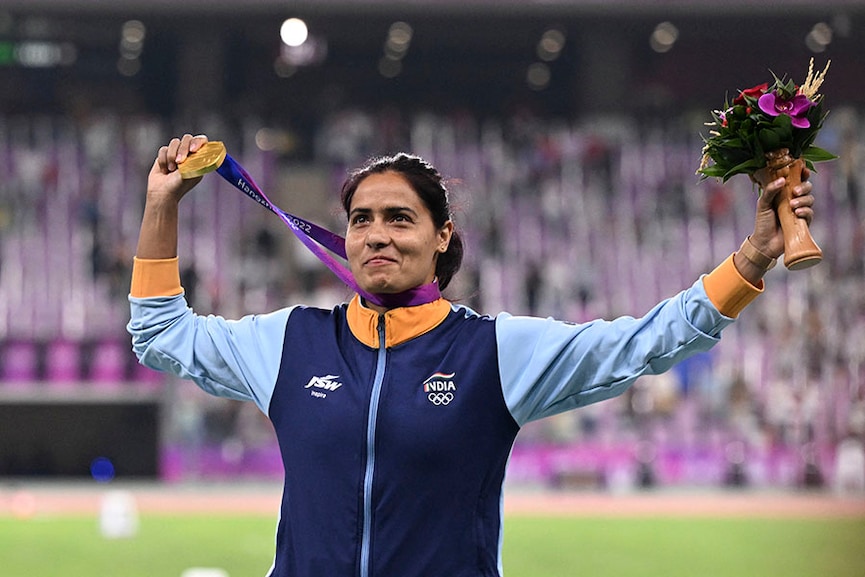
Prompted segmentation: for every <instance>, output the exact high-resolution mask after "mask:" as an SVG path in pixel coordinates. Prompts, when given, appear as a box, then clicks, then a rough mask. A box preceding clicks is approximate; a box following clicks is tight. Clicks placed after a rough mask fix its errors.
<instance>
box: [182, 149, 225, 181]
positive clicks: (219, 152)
mask: <svg viewBox="0 0 865 577" xmlns="http://www.w3.org/2000/svg"><path fill="white" fill-rule="evenodd" d="M225 154H226V150H225V145H224V144H223V143H222V142H220V141H218V140H212V141H210V142H208V143H206V144H205V145H204V146H202V147H201V148H199V149H198V150H196V151H195V152H194V153H192V154H190V155H189V156H188V157H187V158H186V160H185V161H183V164H181V165H180V166H179V170H180V177H181V178H184V179H187V178H198V177H199V176H204V175H205V174H207V173H208V172H213V171H214V170H216V169H217V168H219V167H220V165H221V164H222V162H223V161H224V160H225Z"/></svg>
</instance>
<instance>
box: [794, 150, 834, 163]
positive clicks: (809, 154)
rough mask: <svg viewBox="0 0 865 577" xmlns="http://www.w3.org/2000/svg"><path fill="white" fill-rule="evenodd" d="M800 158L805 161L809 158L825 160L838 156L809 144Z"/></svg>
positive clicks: (817, 160) (814, 160) (819, 160)
mask: <svg viewBox="0 0 865 577" xmlns="http://www.w3.org/2000/svg"><path fill="white" fill-rule="evenodd" d="M802 158H804V159H805V160H806V161H808V160H810V161H811V162H826V161H828V160H835V159H836V158H838V157H837V156H836V155H834V154H832V153H831V152H829V151H828V150H824V149H822V148H820V147H818V146H809V147H808V148H807V149H805V152H803V153H802Z"/></svg>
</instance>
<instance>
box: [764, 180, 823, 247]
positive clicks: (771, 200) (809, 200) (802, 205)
mask: <svg viewBox="0 0 865 577" xmlns="http://www.w3.org/2000/svg"><path fill="white" fill-rule="evenodd" d="M810 176H811V171H810V170H808V168H807V167H806V166H805V165H802V174H801V177H802V184H800V185H797V186H796V187H795V188H793V191H792V195H791V198H790V208H791V209H792V210H793V214H795V215H796V216H797V217H799V218H804V219H805V221H806V222H807V223H808V224H809V225H810V224H811V220H812V219H813V218H814V208H813V207H814V196H813V195H812V194H811V183H810V182H808V179H809V178H810ZM753 180H754V181H755V182H756V183H757V184H759V185H760V188H761V189H762V193H761V194H760V197H759V198H758V200H757V215H756V218H755V219H754V232H753V233H751V244H753V245H754V247H755V248H756V249H757V250H759V251H760V252H762V253H763V254H765V255H767V256H770V257H772V258H777V257H779V256H781V254H783V253H784V233H783V232H782V231H781V223H780V221H779V220H778V213H777V211H776V209H775V202H776V199H777V197H778V194H779V193H780V192H781V190H783V188H784V185H785V183H786V179H785V178H784V177H779V178H777V179H775V180H774V181H771V182H767V180H768V170H767V169H761V170H758V171H757V172H756V173H754V176H753Z"/></svg>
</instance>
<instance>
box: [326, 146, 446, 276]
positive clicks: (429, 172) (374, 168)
mask: <svg viewBox="0 0 865 577" xmlns="http://www.w3.org/2000/svg"><path fill="white" fill-rule="evenodd" d="M383 172H395V173H398V174H399V175H401V176H403V177H404V178H405V179H406V180H407V181H408V182H409V184H410V185H411V187H412V188H413V189H414V191H415V192H416V193H417V195H418V196H419V197H420V199H421V200H422V201H423V203H424V205H426V207H427V209H429V211H430V214H431V215H432V219H433V224H434V225H435V226H436V228H441V227H443V226H444V225H445V223H446V222H447V221H449V220H451V212H450V204H449V202H448V191H447V188H446V187H445V185H444V183H443V182H442V176H441V174H439V171H438V170H436V168H435V167H434V166H433V165H431V164H430V163H428V162H427V161H425V160H424V159H422V158H421V157H419V156H414V155H412V154H406V153H404V152H400V153H398V154H395V155H393V156H381V157H376V158H372V159H370V160H369V162H367V163H366V164H365V165H364V166H362V167H361V168H358V169H356V170H354V171H352V172H351V173H350V174H349V176H348V178H347V179H346V181H345V182H344V183H343V185H342V193H341V195H340V199H341V200H342V207H343V209H344V210H345V213H346V214H348V213H349V209H350V208H351V199H352V197H353V196H354V193H355V191H356V190H357V187H358V185H359V184H360V183H361V181H362V180H363V179H365V178H366V177H368V176H370V175H371V174H380V173H383ZM462 262H463V241H462V238H460V235H459V234H458V233H457V231H456V230H454V231H453V234H452V235H451V239H450V243H448V248H447V250H446V251H445V252H444V253H442V254H439V255H438V259H437V260H436V270H435V274H436V277H437V278H438V284H439V288H440V289H441V290H444V289H445V288H447V286H448V284H450V282H451V279H453V277H454V275H455V274H456V273H457V271H459V269H460V266H461V265H462Z"/></svg>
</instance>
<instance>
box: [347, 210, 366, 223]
mask: <svg viewBox="0 0 865 577" xmlns="http://www.w3.org/2000/svg"><path fill="white" fill-rule="evenodd" d="M368 221H369V216H367V215H365V214H363V213H355V214H354V215H353V216H352V217H351V220H350V221H349V224H351V225H357V224H365V223H366V222H368Z"/></svg>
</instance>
